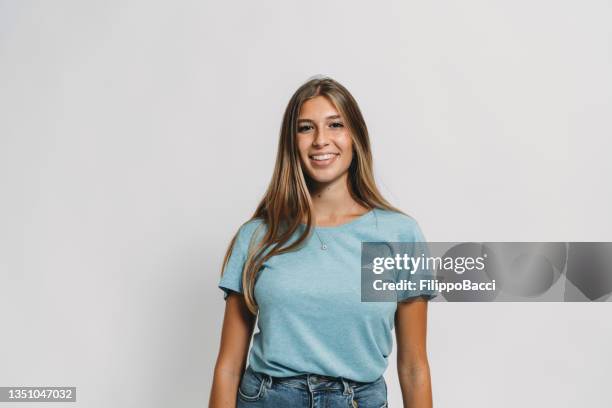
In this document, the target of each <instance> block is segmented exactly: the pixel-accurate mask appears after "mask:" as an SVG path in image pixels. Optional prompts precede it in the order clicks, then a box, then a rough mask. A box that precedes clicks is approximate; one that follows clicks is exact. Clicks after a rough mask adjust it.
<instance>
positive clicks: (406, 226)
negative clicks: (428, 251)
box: [374, 208, 423, 240]
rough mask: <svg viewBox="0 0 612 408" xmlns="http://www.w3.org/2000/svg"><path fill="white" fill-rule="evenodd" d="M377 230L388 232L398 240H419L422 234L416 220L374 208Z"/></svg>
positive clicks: (401, 214) (394, 212) (406, 215)
mask: <svg viewBox="0 0 612 408" xmlns="http://www.w3.org/2000/svg"><path fill="white" fill-rule="evenodd" d="M374 211H375V215H376V222H377V226H378V229H380V230H383V231H386V232H388V233H389V234H390V235H392V236H394V237H397V239H398V240H421V239H422V238H423V234H422V232H421V228H420V226H419V223H418V222H417V220H416V219H415V218H414V217H412V216H410V215H408V214H404V213H401V212H398V211H391V210H385V209H381V208H376V209H375V210H374Z"/></svg>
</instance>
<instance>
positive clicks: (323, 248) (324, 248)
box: [313, 202, 357, 251]
mask: <svg viewBox="0 0 612 408" xmlns="http://www.w3.org/2000/svg"><path fill="white" fill-rule="evenodd" d="M356 205H357V202H355V203H353V206H352V207H351V209H350V211H352V210H353V209H354V208H355V206H356ZM350 211H349V212H350ZM340 225H342V224H340ZM313 231H314V233H315V235H316V236H317V238H318V239H319V242H320V243H321V250H323V251H326V250H327V244H326V243H325V242H323V240H322V239H321V236H320V235H319V232H318V231H317V227H316V226H314V227H313Z"/></svg>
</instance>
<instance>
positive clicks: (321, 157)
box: [310, 153, 337, 161]
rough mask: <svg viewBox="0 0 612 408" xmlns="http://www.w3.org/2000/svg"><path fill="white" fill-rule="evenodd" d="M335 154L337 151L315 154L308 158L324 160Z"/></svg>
mask: <svg viewBox="0 0 612 408" xmlns="http://www.w3.org/2000/svg"><path fill="white" fill-rule="evenodd" d="M336 155H337V153H326V154H316V155H312V156H310V158H311V159H312V160H316V161H325V160H328V159H331V158H332V157H335V156H336Z"/></svg>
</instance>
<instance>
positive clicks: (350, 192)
mask: <svg viewBox="0 0 612 408" xmlns="http://www.w3.org/2000/svg"><path fill="white" fill-rule="evenodd" d="M368 241H369V242H381V241H387V242H407V241H410V242H418V241H424V238H423V236H422V233H421V231H420V229H419V226H418V224H417V223H416V221H415V220H414V219H413V218H411V217H409V216H407V215H405V214H403V213H402V212H401V211H399V210H397V209H395V208H394V207H392V206H391V205H390V204H389V203H388V202H387V201H386V200H385V199H384V198H383V197H382V196H381V194H380V192H379V191H378V189H377V187H376V184H375V182H374V177H373V173H372V154H371V150H370V141H369V137H368V131H367V128H366V124H365V122H364V119H363V117H362V115H361V112H360V110H359V107H358V105H357V103H356V101H355V100H354V98H353V97H352V95H351V94H350V93H349V91H348V90H347V89H346V88H345V87H344V86H342V85H341V84H339V83H338V82H336V81H334V80H333V79H331V78H327V77H319V78H315V79H311V80H309V81H308V82H306V83H305V84H303V85H302V86H301V87H300V88H299V89H298V90H297V91H296V92H295V94H294V95H293V96H292V98H291V100H290V101H289V104H288V106H287V109H286V111H285V114H284V118H283V123H282V128H281V132H280V140H279V144H278V152H277V157H276V166H275V169H274V174H273V176H272V180H271V182H270V185H269V187H268V190H267V192H266V193H265V196H264V197H263V199H262V200H261V202H260V204H259V206H258V207H257V209H256V211H255V213H254V214H253V217H252V218H251V219H250V220H249V221H248V222H246V223H244V224H243V225H242V226H241V227H240V229H239V230H238V232H237V234H236V236H235V237H234V239H233V240H232V242H231V243H230V245H229V248H228V251H227V253H226V256H225V260H224V263H223V272H222V275H221V279H220V282H219V288H221V289H222V290H223V291H224V292H225V293H224V298H225V300H226V306H225V317H224V321H223V329H222V333H221V345H220V350H219V355H218V358H217V362H216V366H215V372H214V379H213V385H212V390H211V399H210V406H211V407H212V408H222V407H223V408H225V407H228V408H229V407H245V408H246V407H270V408H275V407H283V408H287V407H291V408H301V407H304V408H306V407H310V408H313V407H327V408H333V407H343V408H346V407H348V408H351V407H360V408H381V407H387V406H388V402H387V385H386V383H385V379H384V377H383V373H384V371H385V369H386V367H387V357H388V356H389V354H390V353H391V350H392V346H393V338H392V330H393V329H394V328H395V335H396V340H397V345H398V351H397V369H398V375H399V381H400V386H401V390H402V394H403V402H404V407H411V408H431V406H432V395H431V380H430V373H429V364H428V360H427V353H426V347H425V343H426V327H427V324H426V321H427V300H429V299H431V298H432V297H433V296H435V295H436V293H435V292H429V291H411V292H406V293H403V294H402V293H399V294H398V297H397V300H398V301H397V302H362V301H361V290H360V288H361V287H360V285H361V272H360V270H361V263H360V262H361V243H362V242H368ZM256 316H259V318H258V320H257V322H258V324H257V326H258V329H259V331H258V332H257V333H255V335H254V337H253V346H252V348H251V350H250V353H249V345H250V341H251V336H252V334H253V329H254V326H255V321H256ZM247 355H248V357H249V358H248V365H247ZM245 367H246V369H245Z"/></svg>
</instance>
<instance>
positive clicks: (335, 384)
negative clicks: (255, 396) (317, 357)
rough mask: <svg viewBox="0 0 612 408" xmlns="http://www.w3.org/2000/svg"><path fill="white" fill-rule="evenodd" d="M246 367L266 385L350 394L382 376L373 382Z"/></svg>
mask: <svg viewBox="0 0 612 408" xmlns="http://www.w3.org/2000/svg"><path fill="white" fill-rule="evenodd" d="M246 369H247V370H249V371H251V372H252V373H254V374H255V375H258V376H260V377H261V378H262V380H263V381H264V382H265V383H266V384H265V385H266V386H267V387H271V386H272V384H274V383H279V384H284V385H286V386H290V387H295V388H300V389H303V390H308V391H316V390H333V389H336V390H342V391H343V394H350V393H352V392H353V390H354V388H356V387H359V386H362V385H366V384H372V383H374V382H377V381H380V379H381V378H382V376H381V377H379V378H378V379H377V380H375V381H373V382H359V381H354V380H350V379H347V378H344V377H330V376H327V375H321V374H300V375H295V376H291V377H275V376H271V375H269V374H265V373H259V372H256V371H254V370H253V369H252V368H251V367H250V365H249V366H247V368H246Z"/></svg>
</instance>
